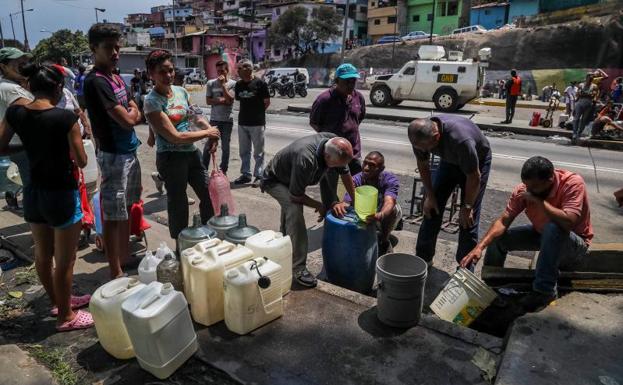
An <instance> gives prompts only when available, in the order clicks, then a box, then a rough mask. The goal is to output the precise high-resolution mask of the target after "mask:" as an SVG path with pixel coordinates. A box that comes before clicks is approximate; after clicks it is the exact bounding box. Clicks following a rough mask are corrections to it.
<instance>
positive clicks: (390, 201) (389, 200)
mask: <svg viewBox="0 0 623 385" xmlns="http://www.w3.org/2000/svg"><path fill="white" fill-rule="evenodd" d="M394 207H396V199H394V197H391V196H389V195H386V196H384V197H383V206H382V207H381V209H380V210H379V212H378V213H379V214H381V217H382V218H385V217H387V216H389V215H390V214H391V213H392V211H393V210H394Z"/></svg>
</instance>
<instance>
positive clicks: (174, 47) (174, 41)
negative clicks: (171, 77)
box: [171, 0, 177, 67]
mask: <svg viewBox="0 0 623 385" xmlns="http://www.w3.org/2000/svg"><path fill="white" fill-rule="evenodd" d="M171 10H172V13H173V56H174V57H175V66H176V67H177V22H176V20H175V19H177V18H176V17H175V0H173V8H172V9H171Z"/></svg>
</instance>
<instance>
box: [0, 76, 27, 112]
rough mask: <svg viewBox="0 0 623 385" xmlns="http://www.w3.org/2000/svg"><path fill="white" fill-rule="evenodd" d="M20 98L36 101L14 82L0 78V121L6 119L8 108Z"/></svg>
mask: <svg viewBox="0 0 623 385" xmlns="http://www.w3.org/2000/svg"><path fill="white" fill-rule="evenodd" d="M20 98H24V99H28V100H30V101H32V100H34V99H35V97H34V96H32V94H31V93H30V92H28V90H26V89H25V88H24V87H22V86H20V85H19V84H17V83H15V82H14V81H11V80H8V79H4V78H2V77H0V119H4V114H6V110H7V108H9V106H10V105H11V104H13V102H15V101H16V100H17V99H20Z"/></svg>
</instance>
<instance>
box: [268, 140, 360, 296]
mask: <svg viewBox="0 0 623 385" xmlns="http://www.w3.org/2000/svg"><path fill="white" fill-rule="evenodd" d="M352 159H353V147H352V146H351V144H350V142H349V141H348V140H346V139H344V138H341V137H338V136H336V135H335V134H332V133H329V132H323V133H319V134H316V135H310V136H306V137H303V138H301V139H298V140H296V141H294V142H292V143H291V144H290V145H288V146H287V147H285V148H283V149H281V150H280V151H279V152H278V153H277V154H276V155H275V157H274V158H273V159H272V160H271V161H270V162H269V163H268V165H267V166H266V169H265V170H264V174H263V175H262V182H261V188H262V191H263V192H267V193H268V194H270V196H272V197H273V198H275V199H276V200H277V202H278V203H279V206H280V207H281V232H282V233H284V234H287V235H289V236H290V238H291V239H292V275H293V277H294V279H295V280H296V282H297V283H299V284H300V285H302V286H306V287H315V286H316V284H317V281H316V277H314V276H313V275H312V274H311V273H310V272H309V271H308V270H307V226H306V225H305V217H304V216H303V206H307V207H311V208H313V209H315V210H316V211H317V212H318V214H319V219H318V221H319V222H320V221H322V220H323V219H324V216H325V214H326V212H327V211H328V210H329V209H331V208H332V207H326V206H325V205H324V204H323V203H322V202H319V201H317V200H315V199H313V198H311V197H310V196H309V195H307V194H305V189H306V188H307V187H308V186H313V185H316V184H318V183H319V182H320V179H321V178H322V177H323V176H325V174H326V173H327V171H329V170H331V169H333V170H336V171H337V173H339V174H340V176H341V178H342V182H343V183H344V186H345V187H346V191H347V192H348V193H349V194H351V196H355V186H354V184H353V179H352V177H351V175H350V171H349V169H348V164H349V163H350V161H351V160H352ZM321 188H322V186H321ZM336 203H337V202H336Z"/></svg>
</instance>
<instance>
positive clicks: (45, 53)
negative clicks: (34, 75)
mask: <svg viewBox="0 0 623 385" xmlns="http://www.w3.org/2000/svg"><path fill="white" fill-rule="evenodd" d="M88 50H89V42H88V40H87V37H86V36H85V34H84V33H82V31H76V32H71V31H70V30H68V29H60V30H58V31H56V32H54V34H53V35H52V36H50V37H49V38H47V39H43V40H41V41H39V44H37V47H35V49H34V50H33V51H32V54H33V56H34V57H35V59H36V60H38V61H40V62H41V61H46V60H51V61H56V60H58V59H59V58H61V57H64V58H65V59H67V61H68V62H70V63H71V57H72V56H73V55H78V54H80V53H82V52H86V51H88Z"/></svg>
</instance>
